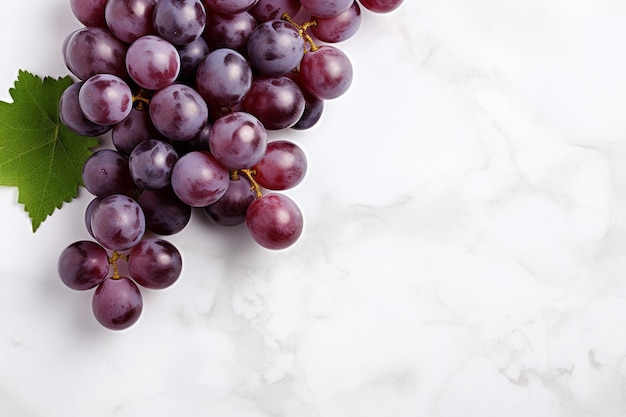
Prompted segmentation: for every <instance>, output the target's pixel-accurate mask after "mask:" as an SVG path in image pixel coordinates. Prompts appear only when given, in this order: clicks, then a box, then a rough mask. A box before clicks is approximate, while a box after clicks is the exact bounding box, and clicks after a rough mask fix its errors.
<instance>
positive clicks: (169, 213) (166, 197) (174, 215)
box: [137, 187, 191, 235]
mask: <svg viewBox="0 0 626 417" xmlns="http://www.w3.org/2000/svg"><path fill="white" fill-rule="evenodd" d="M137 202H138V203H139V205H140V206H141V208H142V209H143V212H144V215H145V218H146V228H147V229H148V230H150V231H151V232H153V233H156V234H158V235H173V234H176V233H178V232H180V231H181V230H183V229H184V228H185V226H187V224H188V223H189V220H190V219H191V207H190V206H189V205H187V204H185V203H183V202H182V201H180V199H179V198H178V197H177V196H176V194H175V193H174V191H173V190H172V188H171V187H167V188H163V189H161V190H154V191H150V190H145V191H143V192H142V193H141V196H140V197H139V199H138V201H137Z"/></svg>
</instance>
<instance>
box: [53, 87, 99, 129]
mask: <svg viewBox="0 0 626 417" xmlns="http://www.w3.org/2000/svg"><path fill="white" fill-rule="evenodd" d="M82 85H83V83H82V82H77V83H74V84H72V85H70V86H69V87H67V88H66V89H65V91H63V94H61V98H60V99H59V117H60V118H61V123H63V124H64V125H65V126H66V127H67V128H68V129H70V130H71V131H72V132H74V133H76V134H77V135H81V136H100V135H104V134H105V133H106V132H108V131H109V130H111V126H105V125H99V124H97V123H94V122H92V121H91V120H89V119H87V118H86V117H85V114H84V113H83V111H82V110H81V108H80V104H79V103H78V92H79V91H80V87H82Z"/></svg>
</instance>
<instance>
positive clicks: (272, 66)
mask: <svg viewBox="0 0 626 417" xmlns="http://www.w3.org/2000/svg"><path fill="white" fill-rule="evenodd" d="M247 49H248V57H249V59H250V62H251V63H252V66H253V67H255V68H256V69H257V70H258V71H259V72H261V73H262V74H265V75H283V74H286V73H288V72H289V71H292V70H293V69H294V68H296V67H297V66H298V64H299V63H300V60H301V59H302V56H303V54H304V39H302V37H301V36H300V34H299V33H298V29H297V28H296V27H295V26H294V25H292V24H291V23H288V22H285V21H284V20H272V21H269V22H265V23H261V24H260V25H259V26H257V27H256V29H254V31H253V32H252V33H251V34H250V37H249V38H248V47H247Z"/></svg>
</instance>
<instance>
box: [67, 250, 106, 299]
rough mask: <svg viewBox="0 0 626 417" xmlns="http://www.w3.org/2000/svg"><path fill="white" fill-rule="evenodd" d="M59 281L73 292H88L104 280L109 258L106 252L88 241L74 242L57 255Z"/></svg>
mask: <svg viewBox="0 0 626 417" xmlns="http://www.w3.org/2000/svg"><path fill="white" fill-rule="evenodd" d="M57 271H58V273H59V277H60V278H61V281H63V283H64V284H65V285H67V286H68V287H69V288H71V289H73V290H79V291H81V290H89V289H91V288H94V287H96V286H97V285H98V284H100V283H101V282H102V281H104V280H105V279H106V276H107V274H108V273H109V258H108V255H107V252H106V250H105V249H104V248H103V247H102V246H100V245H99V244H97V243H96V242H91V241H89V240H81V241H78V242H74V243H72V244H71V245H69V246H68V247H67V248H65V249H64V250H63V251H62V252H61V254H60V255H59V261H58V263H57Z"/></svg>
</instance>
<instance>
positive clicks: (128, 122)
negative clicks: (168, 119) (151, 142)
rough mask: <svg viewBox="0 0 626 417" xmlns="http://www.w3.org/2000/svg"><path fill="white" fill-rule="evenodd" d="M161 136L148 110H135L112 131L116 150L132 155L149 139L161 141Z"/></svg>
mask: <svg viewBox="0 0 626 417" xmlns="http://www.w3.org/2000/svg"><path fill="white" fill-rule="evenodd" d="M160 136H161V134H160V133H159V131H158V130H156V128H155V127H154V125H153V124H152V120H150V113H149V112H148V111H147V110H138V109H136V108H133V109H132V110H131V111H130V114H129V115H128V117H126V118H125V119H124V120H122V121H121V122H120V123H118V124H116V125H115V126H113V129H111V140H112V141H113V145H114V146H115V149H117V151H118V152H119V153H121V154H123V155H130V153H131V152H132V151H133V149H134V148H135V146H137V145H138V144H139V143H140V142H143V141H144V140H148V139H159V138H160Z"/></svg>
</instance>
